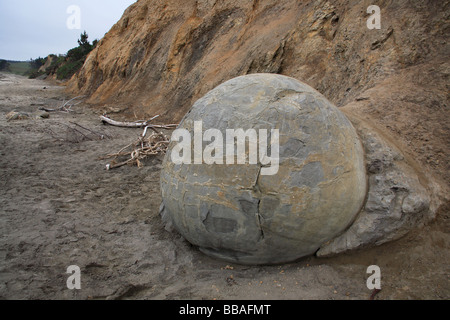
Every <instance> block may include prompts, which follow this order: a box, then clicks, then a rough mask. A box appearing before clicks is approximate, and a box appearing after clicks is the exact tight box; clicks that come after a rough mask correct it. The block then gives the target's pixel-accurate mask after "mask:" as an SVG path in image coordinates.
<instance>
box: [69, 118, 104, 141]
mask: <svg viewBox="0 0 450 320" xmlns="http://www.w3.org/2000/svg"><path fill="white" fill-rule="evenodd" d="M69 122H70V123H72V124H74V125H76V126H78V127H80V128H82V129H84V130H86V131H89V132H90V133H93V134H95V135H97V136H99V137H100V139H101V140H103V139H105V137H106V138H111V137H110V136H109V135H107V134H105V133H100V132H97V131H94V130H92V129H89V128H86V127H83V126H82V125H80V124H78V123H76V122H73V121H69Z"/></svg>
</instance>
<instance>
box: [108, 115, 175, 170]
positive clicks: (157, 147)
mask: <svg viewBox="0 0 450 320" xmlns="http://www.w3.org/2000/svg"><path fill="white" fill-rule="evenodd" d="M158 116H159V115H157V116H154V117H153V118H151V119H149V120H147V121H135V122H120V121H115V120H112V119H110V118H108V117H106V116H100V118H101V120H102V121H103V123H107V124H110V125H113V126H119V127H128V128H139V127H143V128H144V131H143V132H142V134H141V135H140V136H139V138H138V139H137V140H136V141H133V142H132V143H130V144H129V145H127V146H125V147H123V148H122V149H120V150H119V151H118V152H116V153H111V154H108V155H106V156H104V157H101V158H100V159H110V158H112V160H111V162H110V163H108V164H107V165H106V170H110V169H113V168H118V167H121V166H124V165H137V166H138V167H142V166H143V164H142V160H144V159H145V158H147V157H149V156H154V155H158V154H164V153H166V150H167V146H168V144H169V140H170V139H169V137H168V136H167V135H165V134H164V133H163V132H162V131H158V130H157V129H174V128H176V127H177V126H178V124H167V125H155V124H150V121H152V120H154V119H156V118H157V117H158ZM149 129H150V131H152V133H151V134H147V133H148V131H149ZM123 158H125V159H126V160H123Z"/></svg>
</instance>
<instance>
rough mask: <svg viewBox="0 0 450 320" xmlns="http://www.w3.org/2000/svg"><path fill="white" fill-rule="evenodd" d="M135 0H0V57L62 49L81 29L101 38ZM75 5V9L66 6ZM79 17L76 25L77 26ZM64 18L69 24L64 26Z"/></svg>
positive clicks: (30, 55)
mask: <svg viewBox="0 0 450 320" xmlns="http://www.w3.org/2000/svg"><path fill="white" fill-rule="evenodd" d="M134 2H136V0H0V59H6V60H29V59H30V58H33V59H34V58H37V57H46V56H47V55H48V54H50V53H55V54H59V53H66V52H67V51H68V50H69V49H72V48H74V47H76V46H78V43H77V40H78V39H79V38H80V33H82V32H83V31H84V30H86V32H87V33H88V35H89V41H91V42H92V41H93V40H94V39H101V38H102V37H103V36H104V34H105V33H106V32H108V31H109V29H111V27H112V26H113V25H114V24H115V23H116V22H117V21H118V20H119V19H120V17H121V16H122V14H123V12H124V10H125V9H126V8H128V7H129V6H130V5H131V4H132V3H134ZM71 6H72V8H73V6H76V7H75V8H79V12H80V15H79V19H77V17H78V15H77V14H76V11H69V13H68V12H67V11H68V8H69V7H71ZM78 20H79V22H80V29H70V28H73V27H77V25H76V22H77V21H78ZM68 22H69V26H70V28H69V27H68Z"/></svg>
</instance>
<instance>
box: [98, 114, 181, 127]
mask: <svg viewBox="0 0 450 320" xmlns="http://www.w3.org/2000/svg"><path fill="white" fill-rule="evenodd" d="M158 117H159V114H158V115H156V116H154V117H152V118H150V119H149V120H147V121H142V120H140V121H133V122H124V121H116V120H113V119H111V118H108V117H106V116H100V119H101V120H102V122H103V123H107V124H110V125H112V126H116V127H126V128H141V127H149V128H160V129H173V128H176V127H177V126H178V124H163V125H158V124H149V123H150V121H152V120H154V119H156V118H158Z"/></svg>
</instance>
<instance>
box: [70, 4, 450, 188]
mask: <svg viewBox="0 0 450 320" xmlns="http://www.w3.org/2000/svg"><path fill="white" fill-rule="evenodd" d="M372 2H373V1H366V0H361V1H357V0H336V1H324V0H318V1H294V0H284V1H264V0H251V1H234V0H232V1H218V0H198V1H193V0H186V1H183V2H182V4H180V3H181V2H180V1H177V0H139V1H137V2H136V3H135V4H133V5H132V6H130V7H129V8H128V9H127V10H126V11H125V13H124V15H123V17H122V18H121V19H120V20H119V21H118V22H117V23H116V24H115V25H114V26H113V28H112V29H111V30H110V31H109V32H108V33H107V34H106V35H105V37H104V38H103V39H102V40H101V41H100V42H99V44H98V46H97V47H96V49H95V50H93V51H92V52H91V54H90V55H89V57H88V58H87V60H86V62H85V64H84V66H83V68H82V70H81V71H80V72H79V74H78V75H77V76H75V77H74V78H72V80H71V81H70V83H69V85H68V89H69V90H70V91H72V92H76V93H77V94H79V93H81V94H87V95H88V96H89V99H88V102H89V103H91V104H92V105H94V106H97V107H99V108H102V109H103V110H106V111H108V110H109V111H110V110H116V111H117V110H121V111H122V113H123V115H124V116H125V117H128V118H135V117H137V118H146V117H148V116H151V115H155V114H160V115H161V117H160V119H161V120H163V121H170V122H173V121H179V120H180V119H181V117H182V116H183V115H184V114H185V113H186V112H187V110H188V109H189V108H190V106H191V105H192V104H193V102H194V101H195V100H197V99H198V98H200V97H201V96H202V95H204V94H205V93H206V92H207V91H209V90H210V89H212V88H214V87H215V86H217V85H218V84H220V83H222V82H224V81H225V80H228V79H230V78H233V77H236V76H238V75H243V74H248V73H255V72H270V73H280V74H284V75H288V76H291V77H294V78H297V79H299V80H301V81H303V82H305V83H307V84H309V85H310V86H312V87H314V88H316V89H317V90H318V91H320V92H321V93H322V94H324V95H325V96H326V97H327V98H328V99H329V100H330V101H332V102H333V103H335V104H336V105H337V106H338V107H343V108H342V110H344V112H346V113H347V114H348V115H349V117H350V118H351V119H353V120H355V119H358V121H364V122H367V123H370V124H371V125H372V126H373V127H376V128H377V129H378V130H380V131H381V132H383V134H384V135H385V136H386V137H388V138H389V139H390V140H392V141H394V142H395V143H396V144H398V145H401V149H402V150H404V151H405V153H406V154H408V155H409V156H411V157H412V158H415V159H416V160H418V161H419V163H420V164H422V165H424V166H426V167H428V168H430V169H431V170H433V171H434V172H436V173H440V176H441V177H442V178H443V180H446V183H445V184H446V185H448V181H449V174H448V172H449V171H450V170H449V166H448V159H449V150H448V149H449V145H450V134H449V132H450V130H449V128H448V120H447V119H448V115H449V105H448V92H449V90H448V83H449V82H448V75H449V71H450V64H449V62H448V61H447V60H448V56H449V46H448V44H447V39H448V36H449V24H448V19H449V17H448V13H449V1H434V0H429V1H414V0H410V1H406V0H398V1H377V3H376V4H377V5H378V6H379V7H380V9H381V29H379V30H378V29H372V30H369V29H368V27H367V24H366V22H367V20H368V19H369V17H370V14H368V13H367V8H368V7H369V6H370V5H371V4H373V3H372Z"/></svg>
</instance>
